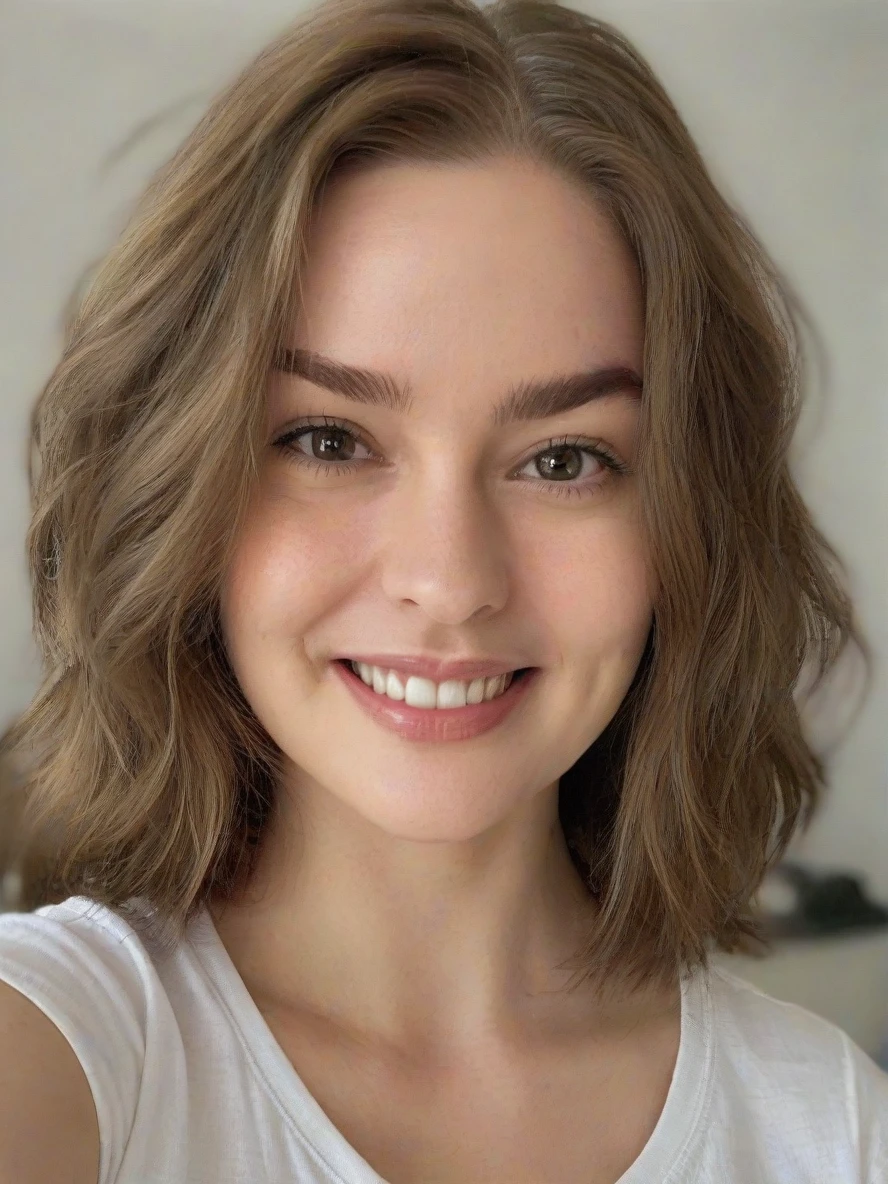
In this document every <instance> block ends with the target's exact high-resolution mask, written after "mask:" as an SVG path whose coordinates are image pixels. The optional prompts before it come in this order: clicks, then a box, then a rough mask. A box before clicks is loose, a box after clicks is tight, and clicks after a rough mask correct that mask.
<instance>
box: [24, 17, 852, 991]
mask: <svg viewBox="0 0 888 1184" xmlns="http://www.w3.org/2000/svg"><path fill="white" fill-rule="evenodd" d="M516 155H518V156H522V157H525V158H530V159H532V160H534V161H536V162H540V163H542V164H544V165H545V166H547V167H549V168H550V169H552V170H554V171H556V172H557V173H558V174H559V175H561V176H563V177H564V178H565V179H567V180H568V181H570V182H571V183H573V184H578V185H581V186H583V187H585V189H586V190H587V191H588V192H589V193H590V194H593V195H594V196H595V198H596V199H597V201H598V203H599V208H602V209H604V210H605V211H606V212H607V213H608V214H609V216H610V217H611V218H612V219H613V223H614V225H615V226H616V227H617V228H618V230H619V232H620V233H621V234H622V235H623V236H624V237H625V240H626V241H627V242H628V243H629V245H630V246H631V248H632V250H633V252H634V255H635V257H636V259H637V261H638V265H639V268H640V274H641V279H642V284H643V291H644V297H645V347H644V395H643V401H642V408H641V420H640V426H639V432H640V436H639V441H640V442H639V448H638V454H637V472H638V475H639V482H640V497H641V502H642V513H643V525H644V528H645V530H646V533H647V536H648V538H649V540H650V549H651V562H652V564H653V567H654V570H655V572H656V574H657V578H658V580H659V583H660V591H659V594H658V597H657V600H656V603H655V608H654V624H653V627H652V629H651V633H650V637H649V639H648V644H647V648H646V650H645V653H644V656H643V658H642V661H641V663H640V665H639V668H638V671H637V673H636V677H635V680H634V682H633V684H632V687H631V688H630V691H629V693H628V694H627V696H626V698H625V700H624V702H623V703H622V704H621V707H620V709H619V711H618V713H617V715H616V716H615V718H614V719H613V720H612V721H611V723H610V724H609V725H608V726H607V728H606V729H605V731H604V732H603V733H602V735H601V736H600V737H599V739H598V740H597V741H596V742H595V743H594V744H593V746H592V747H591V748H590V749H589V751H588V752H587V753H586V754H584V756H583V757H582V758H581V759H580V760H579V761H578V762H577V763H576V764H575V765H574V766H573V767H572V768H570V769H567V770H565V772H564V775H563V777H562V778H561V782H560V787H559V811H560V817H561V821H562V825H563V827H564V831H565V835H566V838H567V841H568V843H569V846H570V850H571V853H572V857H573V859H574V861H575V863H576V866H577V868H578V870H579V871H580V873H581V874H582V876H583V879H584V881H585V882H586V884H587V885H588V887H589V890H590V892H592V893H594V894H595V895H596V896H597V898H598V900H599V902H600V905H601V909H600V912H599V913H598V916H597V919H596V922H595V928H594V931H593V932H590V933H589V935H588V941H587V943H586V948H584V949H583V950H582V951H580V952H579V957H578V962H577V965H578V967H579V968H580V970H581V973H582V975H587V974H588V975H592V974H599V973H604V974H606V975H608V976H612V975H616V976H618V977H624V978H625V977H628V978H629V979H630V980H631V981H633V982H636V983H642V982H651V981H654V980H658V979H659V978H665V977H668V976H670V975H671V974H672V973H673V972H674V969H675V967H676V965H682V966H685V967H693V966H695V965H696V964H699V963H705V962H706V960H707V951H708V950H709V949H710V948H711V947H712V945H713V944H715V945H717V946H719V947H721V948H723V949H725V950H731V949H734V948H749V949H755V948H760V940H758V939H760V931H759V926H758V923H757V920H756V917H755V913H754V909H753V908H752V903H753V897H754V894H755V892H756V890H757V888H758V886H759V885H760V883H761V880H762V878H763V876H764V874H765V872H766V870H767V869H768V867H769V866H771V865H773V863H775V862H776V861H777V860H778V859H779V858H780V857H781V855H782V853H783V852H784V850H785V847H786V845H787V843H788V841H789V839H790V837H791V836H792V834H793V833H794V832H795V830H796V829H797V828H798V827H800V826H802V827H803V826H806V825H807V823H808V821H809V820H810V817H811V815H812V812H813V810H814V808H815V806H816V805H817V804H818V801H819V800H820V796H821V791H822V790H823V788H824V787H825V765H824V760H823V757H822V756H821V755H819V754H817V753H816V752H815V751H814V750H813V748H812V747H811V745H810V743H809V741H808V740H807V739H806V737H805V734H804V731H803V727H802V719H801V714H800V706H801V704H800V703H799V702H797V695H798V692H799V689H800V686H801V683H800V679H801V677H802V674H803V673H804V672H805V671H806V670H808V669H811V668H814V681H813V683H812V686H811V689H813V688H815V687H816V686H817V685H819V683H820V682H821V681H822V680H823V678H824V677H825V674H826V672H827V671H828V670H829V669H830V667H831V666H832V665H833V664H834V663H835V662H836V660H837V658H838V655H839V653H840V652H841V650H842V649H843V648H844V647H845V646H846V645H847V643H848V642H849V641H850V640H854V642H855V643H856V645H857V646H858V648H859V650H860V652H861V653H863V654H864V655H865V656H866V657H867V661H869V651H868V646H867V643H866V642H865V640H864V638H863V637H862V636H861V635H860V632H859V629H858V626H857V624H856V620H855V614H854V610H853V608H852V605H851V602H850V600H849V597H848V595H847V593H846V592H845V590H844V588H843V585H842V582H841V579H840V576H839V574H838V570H837V569H838V568H839V567H840V566H841V565H840V564H839V561H838V558H837V555H836V553H835V551H834V550H833V549H832V548H831V547H830V546H829V544H828V543H827V541H826V540H825V539H824V537H823V535H822V534H821V533H820V532H819V531H818V530H817V529H816V527H815V525H814V524H813V522H812V519H811V517H810V515H809V512H808V510H807V509H806V507H805V505H804V504H803V502H802V500H801V498H800V496H799V493H798V490H797V488H796V486H795V484H794V482H793V479H792V477H791V475H790V472H789V467H788V451H789V445H790V441H791V438H792V435H793V432H794V428H795V425H796V421H797V418H798V414H799V408H800V402H799V400H800V396H801V389H802V374H803V370H802V365H801V351H800V348H799V340H800V335H799V324H800V321H799V318H800V317H801V316H803V313H802V312H801V307H802V306H801V305H800V303H799V302H798V300H797V298H796V297H795V296H794V295H793V294H792V292H791V290H790V287H789V285H788V284H787V283H786V281H785V280H784V279H783V278H782V277H781V276H780V275H779V273H778V271H777V269H776V268H775V266H774V265H773V263H772V262H771V261H770V260H769V258H768V257H767V255H766V253H765V252H764V250H763V249H762V247H761V246H760V245H759V243H758V242H757V240H756V239H755V237H754V236H753V234H752V233H751V232H750V230H749V229H748V227H747V226H746V224H745V222H744V220H743V218H742V217H741V216H740V215H739V214H738V213H737V212H736V211H735V210H733V209H732V208H731V207H730V206H729V205H728V203H727V202H726V201H725V200H724V198H723V197H722V196H721V195H720V194H719V192H718V191H717V190H716V188H715V186H714V184H713V182H712V180H711V179H710V176H709V175H708V172H707V170H706V168H705V166H704V164H703V162H702V160H701V157H700V155H699V153H698V151H697V149H696V148H695V146H694V144H693V142H692V140H691V138H690V136H689V134H688V132H687V130H686V128H685V126H684V124H683V122H682V120H681V119H680V118H679V116H678V114H677V112H676V110H675V108H674V107H673V105H672V103H671V102H670V100H669V99H668V97H667V95H666V93H665V92H664V90H663V88H662V87H661V85H660V84H659V83H658V81H657V80H656V78H655V77H654V75H653V74H652V72H651V70H650V68H649V66H648V65H647V64H646V63H645V61H644V60H643V58H642V57H641V56H640V55H639V53H638V52H637V51H636V50H635V49H634V48H633V46H632V45H631V44H630V43H629V42H628V41H627V40H626V38H625V37H623V36H622V35H621V34H620V33H619V32H618V31H616V30H615V29H614V28H612V27H611V26H609V25H608V24H605V23H603V22H601V21H597V20H594V19H592V18H590V17H588V16H585V15H582V14H580V13H578V12H574V11H572V10H571V9H569V8H565V7H562V6H560V5H559V4H555V3H550V2H547V0H497V2H496V3H493V4H490V5H489V6H487V7H485V8H478V7H476V6H475V5H474V4H472V3H470V2H469V0H339V2H336V0H333V2H330V3H326V4H323V5H321V6H320V7H317V8H315V9H314V10H312V11H311V12H310V13H309V14H308V15H307V16H306V17H304V18H303V19H302V20H300V21H299V22H298V23H296V24H295V25H293V26H291V27H290V28H289V29H288V30H286V31H284V32H283V33H282V34H281V35H280V36H279V37H277V39H276V40H275V41H274V42H273V43H272V44H270V45H269V46H268V47H267V48H266V49H265V50H264V51H263V52H262V53H260V54H259V55H258V56H257V57H256V58H255V60H254V61H253V62H252V63H251V64H250V65H249V66H248V67H247V68H246V69H245V70H244V71H243V72H242V73H241V74H240V76H239V77H238V78H237V79H236V80H235V81H234V83H233V84H232V85H231V86H230V87H229V88H228V89H227V90H225V91H224V93H222V94H221V95H220V96H219V97H218V98H216V99H215V101H214V102H213V103H212V105H211V106H210V107H209V109H208V110H207V112H206V114H205V115H204V116H203V118H202V119H201V120H200V122H199V123H198V125H197V126H196V128H195V130H194V131H193V132H192V133H191V134H190V135H189V136H188V138H187V139H186V141H185V142H184V144H183V145H182V147H181V148H180V149H179V150H178V151H177V153H176V154H175V155H174V156H173V158H172V159H171V161H170V162H169V163H168V164H167V165H166V166H165V167H164V168H162V169H161V170H160V172H159V173H158V174H157V176H156V178H155V180H154V181H153V182H152V184H151V185H150V187H149V188H148V190H147V191H146V193H145V195H144V198H143V199H142V200H141V202H140V204H139V205H138V207H137V209H136V210H135V213H134V216H133V218H132V221H131V223H130V225H129V227H128V229H127V230H126V231H125V233H124V234H123V235H122V236H121V238H120V240H119V241H118V242H117V243H116V245H115V246H114V247H113V249H112V250H111V251H110V252H109V253H108V254H107V256H106V257H105V258H104V260H103V261H102V265H101V267H100V268H99V269H98V271H97V273H96V274H95V276H94V278H93V279H92V282H91V284H90V286H89V288H88V290H87V291H86V292H85V294H84V295H83V297H82V299H81V300H80V301H79V303H78V305H77V307H76V311H75V313H74V315H73V316H72V317H71V319H70V321H69V323H68V326H67V329H66V334H65V341H64V347H63V353H62V357H61V360H60V361H59V362H58V364H57V366H56V367H55V370H54V372H53V373H52V376H51V378H50V379H49V381H48V383H47V384H46V386H45V388H44V389H43V391H42V393H41V394H40V397H39V399H38V401H37V403H36V405H35V408H34V412H33V419H32V439H31V443H32V461H31V464H30V467H29V475H30V480H31V486H32V518H31V522H30V526H29V530H28V534H27V558H28V564H29V569H30V578H31V581H32V588H33V613H34V627H35V635H36V639H37V642H38V644H39V647H40V651H41V655H42V658H43V661H44V670H45V676H44V680H43V683H42V685H41V687H40V689H39V691H38V693H37V695H36V696H35V698H34V700H33V701H32V702H31V704H30V705H29V706H28V708H27V710H26V711H25V712H24V713H23V715H22V716H21V717H20V718H19V719H18V720H17V721H15V723H14V724H13V725H12V726H11V727H10V728H9V729H8V731H7V733H6V735H5V740H4V745H3V756H4V758H5V760H6V762H7V765H8V767H9V768H14V769H15V772H14V774H13V775H12V776H13V777H14V779H15V783H16V787H17V789H16V794H15V795H14V796H15V799H16V802H17V803H18V805H19V806H20V807H21V809H20V817H19V831H18V832H17V833H18V834H19V838H18V840H17V847H16V849H17V851H19V852H20V854H21V858H22V861H23V866H28V865H27V862H26V861H27V860H28V859H29V858H30V859H31V860H32V865H30V867H31V870H30V871H28V873H27V874H26V875H25V884H24V885H23V897H22V899H23V900H24V901H26V902H27V907H35V906H36V904H38V903H47V902H52V901H56V900H61V899H64V898H65V897H66V896H68V895H74V894H83V895H86V896H89V897H92V898H93V899H95V900H97V901H99V902H101V903H104V904H106V905H107V906H109V907H111V908H113V909H116V910H118V911H120V912H122V913H123V914H124V915H127V916H129V915H130V912H131V910H132V908H133V902H134V901H135V900H140V901H143V902H148V903H149V904H150V906H151V907H152V909H153V910H154V915H153V920H152V928H153V930H154V932H155V934H156V935H157V936H158V940H162V941H163V942H165V943H169V942H173V941H175V940H177V938H178V937H179V936H180V935H181V933H182V930H183V926H184V925H185V924H186V923H187V921H188V920H190V919H191V917H192V916H193V915H194V913H195V912H196V910H197V909H198V908H199V907H200V906H201V904H202V903H204V902H205V901H206V900H207V898H208V896H209V893H210V891H211V890H214V891H215V892H217V893H218V892H220V891H221V892H222V893H223V894H224V893H228V892H229V891H232V890H233V889H234V887H235V885H237V884H242V883H244V882H245V880H246V879H247V878H248V877H249V875H250V872H251V870H252V867H253V865H254V859H255V853H256V843H257V840H258V838H259V836H260V834H261V831H262V826H263V822H264V820H265V819H266V818H267V817H268V811H269V809H271V807H272V804H273V801H274V786H275V781H276V778H277V777H278V776H279V774H280V769H281V765H280V763H279V757H280V753H279V752H278V750H277V749H276V746H275V745H274V743H273V742H272V741H271V739H270V737H269V736H268V735H267V733H266V732H265V730H264V729H263V727H262V726H261V724H260V723H259V721H258V720H257V718H256V717H255V715H254V714H253V712H252V710H251V708H250V706H249V704H248V703H247V702H246V700H245V698H244V696H243V694H242V693H241V690H240V688H239V686H238V684H237V681H236V679H235V677H234V675H233V672H232V670H231V667H230V665H229V663H228V661H227V658H226V654H225V649H224V646H223V644H222V641H221V636H220V625H219V616H218V596H219V588H220V581H221V579H222V577H223V573H224V572H225V569H226V566H227V563H228V560H229V557H230V555H231V553H232V547H233V544H234V540H235V539H236V537H237V534H238V530H239V526H240V523H241V521H242V518H243V513H244V510H245V507H246V504H247V500H248V498H249V495H250V491H251V488H252V485H253V482H254V481H255V479H256V477H257V474H258V466H259V463H260V450H261V448H262V439H263V435H262V434H263V430H264V417H265V408H264V406H263V398H262V397H261V395H260V392H263V391H264V390H265V387H266V382H267V377H268V374H269V370H270V368H271V367H272V366H273V364H274V361H275V358H276V357H277V351H278V349H279V348H280V345H281V343H282V342H283V340H284V339H285V336H286V334H287V332H288V330H289V328H290V327H291V325H292V324H293V321H294V318H295V316H296V311H297V308H298V301H299V277H300V274H301V271H302V269H303V267H304V260H305V243H306V232H307V226H308V223H309V219H310V218H311V215H312V211H313V209H314V208H315V207H316V205H317V203H318V202H319V201H320V200H321V199H322V196H323V190H324V185H325V183H326V182H327V181H328V180H329V179H330V178H331V177H332V176H335V175H338V174H339V173H341V172H342V171H343V170H345V169H350V168H361V167H367V166H370V165H372V166H374V167H378V166H379V165H384V164H385V162H387V161H388V162H402V161H416V162H422V163H435V164H440V165H441V166H442V167H448V166H456V165H459V164H462V163H472V164H479V163H483V162H488V161H495V160H497V159H500V158H503V157H514V156H516ZM34 460H36V461H37V462H38V463H37V464H34V463H33V462H34ZM34 852H37V853H39V858H38V857H37V856H35V855H34V854H33V853H34ZM28 853H31V854H30V855H29V854H28ZM38 864H39V868H40V871H39V874H38V872H37V870H35V869H36V868H37V866H38ZM757 940H758V945H757Z"/></svg>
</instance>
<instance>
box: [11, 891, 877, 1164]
mask: <svg viewBox="0 0 888 1184" xmlns="http://www.w3.org/2000/svg"><path fill="white" fill-rule="evenodd" d="M150 946H151V940H150V938H147V937H146V938H144V939H142V938H140V937H139V935H138V934H137V933H136V932H135V931H134V930H133V929H132V927H131V926H130V925H129V924H127V923H126V922H125V921H124V920H122V919H121V918H119V917H118V916H117V915H116V914H115V913H113V912H111V911H110V910H108V909H106V908H104V907H102V906H100V905H97V904H96V903H95V902H93V901H90V900H88V899H86V898H85V897H82V896H75V897H70V898H69V899H68V900H67V901H65V902H64V903H62V904H56V905H48V906H45V907H43V908H40V909H37V910H36V912H33V913H5V914H2V915H0V979H2V980H4V981H6V982H7V983H10V984H11V985H12V986H14V987H16V988H17V989H18V990H19V991H21V992H22V993H23V994H25V995H26V996H27V997H28V998H29V999H31V1000H33V1002H34V1003H36V1004H37V1006H38V1007H39V1008H40V1009H41V1010H42V1011H43V1012H45V1013H46V1015H48V1016H49V1018H50V1019H51V1020H52V1021H53V1023H55V1024H56V1026H57V1027H58V1028H60V1029H61V1031H62V1033H63V1034H64V1035H65V1037H66V1038H67V1040H68V1041H69V1043H70V1044H71V1046H72V1047H73V1049H74V1051H75V1053H76V1054H77V1056H78V1057H79V1059H80V1062H81V1064H82V1065H83V1068H84V1071H85V1073H86V1076H87V1078H88V1080H89V1083H90V1086H91V1087H92V1092H93V1097H94V1099H95V1105H96V1111H97V1114H98V1120H99V1131H100V1143H101V1162H100V1170H99V1181H98V1184H112V1182H113V1184H204V1182H205V1184H284V1182H286V1184H293V1182H296V1184H331V1182H335V1184H385V1182H384V1181H383V1180H382V1178H381V1177H380V1176H379V1175H378V1174H377V1173H376V1172H375V1171H374V1170H373V1168H371V1167H370V1165H369V1164H368V1163H367V1162H366V1160H364V1159H363V1158H362V1157H361V1156H360V1155H359V1154H358V1152H357V1151H356V1150H355V1149H354V1148H353V1147H352V1146H351V1145H350V1144H349V1143H348V1142H347V1141H346V1139H345V1138H344V1136H343V1135H342V1134H341V1133H340V1132H339V1131H338V1130H337V1128H336V1127H335V1126H334V1125H333V1123H332V1122H331V1121H330V1119H329V1118H328V1117H327V1115H326V1114H325V1113H324V1111H323V1110H322V1109H321V1107H320V1106H319V1104H318V1103H317V1102H316V1101H315V1100H314V1098H313V1097H312V1096H311V1094H310V1093H309V1092H308V1090H307V1089H306V1087H305V1085H304V1084H303V1083H302V1081H301V1080H300V1078H299V1076H298V1074H297V1072H296V1070H295V1069H294V1068H293V1066H292V1064H291V1063H290V1061H289V1060H288V1059H287V1057H286V1056H285V1054H284V1052H283V1050H282V1049H281V1047H280V1045H279V1044H278V1043H277V1041H276V1040H275V1038H274V1036H273V1035H272V1033H271V1030H270V1029H269V1027H268V1026H267V1024H266V1022H265V1020H264V1018H263V1016H262V1014H261V1012H260V1011H259V1009H258V1008H257V1006H256V1004H255V1003H254V1002H253V999H252V998H251V996H250V995H249V993H248V992H247V989H246V987H245V985H244V982H243V980H242V979H241V977H240V975H239V974H238V972H237V970H236V969H235V966H234V964H233V962H232V961H231V959H230V957H229V956H228V952H227V951H226V949H225V947H224V945H223V944H222V942H221V941H220V939H219V936H218V934H217V932H216V929H215V926H214V924H213V920H212V917H211V916H210V914H209V913H208V912H207V911H206V910H204V911H203V912H202V913H201V915H200V916H199V917H198V918H197V919H196V920H195V921H194V922H193V923H192V925H191V926H190V927H189V930H188V933H187V936H186V938H185V940H184V941H183V942H182V943H180V945H179V946H178V947H177V948H176V949H175V950H174V951H173V952H172V954H170V955H168V956H163V955H160V954H158V953H157V952H156V951H153V950H152V949H151V948H150ZM681 1015H682V1019H681V1043H680V1046H679V1054H678V1061H677V1063H676V1066H675V1071H674V1074H673V1079H672V1084H671V1086H670V1089H669V1093H668V1096H667V1099H666V1104H665V1107H664V1109H663V1112H662V1114H661V1116H660V1119H659V1121H658V1123H657V1126H656V1128H655V1130H654V1132H653V1134H652V1135H651V1138H650V1140H649V1141H648V1143H647V1145H646V1146H645V1147H644V1149H643V1151H642V1153H641V1155H640V1156H639V1157H638V1159H636V1161H635V1163H634V1164H633V1165H632V1166H631V1167H630V1168H629V1169H628V1171H626V1172H625V1173H624V1174H623V1175H622V1176H621V1177H620V1180H619V1181H618V1182H615V1184H852V1181H853V1182H854V1184H888V1075H886V1074H885V1073H883V1072H882V1070H881V1069H879V1068H878V1066H877V1065H876V1064H875V1062H874V1061H873V1060H872V1059H871V1058H870V1057H869V1056H867V1055H866V1054H865V1053H864V1052H863V1051H862V1049H860V1048H859V1047H858V1045H857V1044H855V1043H854V1042H853V1041H852V1040H851V1039H850V1038H849V1037H848V1036H847V1035H846V1034H845V1033H844V1032H842V1030H841V1029H840V1028H838V1027H837V1026H836V1025H834V1024H832V1023H830V1022H829V1021H828V1020H825V1019H822V1018H821V1017H819V1016H816V1015H814V1014H813V1013H812V1012H809V1011H807V1010H806V1009H804V1008H801V1007H799V1006H797V1005H795V1004H792V1003H783V1002H779V1001H778V1000H776V999H774V998H772V997H771V996H769V995H766V994H764V993H763V992H761V991H759V990H758V989H757V988H755V987H754V986H752V985H751V984H749V983H747V982H745V981H744V980H742V979H740V978H738V977H736V976H735V975H733V974H729V973H726V972H725V971H724V970H723V969H722V968H720V967H713V968H711V969H710V970H709V971H708V972H705V973H704V972H699V971H698V972H697V973H696V974H694V975H685V976H684V978H683V980H682V1013H681ZM429 1121H430V1122H434V1115H430V1116H429ZM467 1184H474V1182H472V1181H467Z"/></svg>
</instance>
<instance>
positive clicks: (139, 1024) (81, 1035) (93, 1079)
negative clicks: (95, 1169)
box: [0, 904, 145, 1184]
mask: <svg viewBox="0 0 888 1184" xmlns="http://www.w3.org/2000/svg"><path fill="white" fill-rule="evenodd" d="M0 979H2V980H3V981H4V982H6V983H9V984H10V986H13V987H15V988H16V990H18V991H20V992H21V993H22V994H23V995H25V996H26V997H27V998H28V999H30V1000H31V1001H32V1002H33V1003H35V1004H36V1005H37V1007H39V1008H40V1010H41V1011H42V1012H44V1013H45V1014H46V1015H47V1016H48V1017H49V1019H51V1020H52V1022H53V1023H54V1024H55V1025H56V1027H57V1028H58V1029H59V1030H60V1031H61V1032H62V1034H63V1035H64V1036H65V1038H66V1039H67V1041H68V1043H69V1044H70V1045H71V1047H72V1048H73V1050H74V1052H75V1053H76V1054H77V1057H78V1059H79V1061H80V1063H81V1065H82V1066H83V1070H84V1073H85V1074H86V1077H87V1080H88V1082H89V1085H90V1088H91V1090H92V1095H93V1101H94V1103H95V1107H96V1113H97V1117H98V1124H99V1138H100V1160H99V1184H113V1181H114V1180H115V1178H116V1176H117V1173H118V1171H119V1169H120V1164H121V1161H122V1159H123V1154H124V1150H125V1148H126V1142H127V1138H128V1136H129V1132H130V1130H131V1128H132V1124H133V1119H134V1116H135V1112H136V1106H137V1103H138V1096H139V1085H140V1080H141V1073H142V1065H143V1063H144V1053H145V1006H144V991H143V988H142V984H141V982H140V975H139V969H138V965H137V962H136V961H135V960H134V959H133V957H132V956H131V954H130V952H129V950H128V948H127V941H126V934H125V933H121V932H116V931H115V929H114V927H113V926H106V925H104V924H102V923H101V921H96V920H95V919H89V918H88V916H84V915H82V914H79V913H78V912H77V911H75V910H71V909H69V908H68V907H67V906H66V905H64V904H60V905H54V906H48V907H45V908H43V909H41V910H38V912H36V913H4V914H2V915H0Z"/></svg>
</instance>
